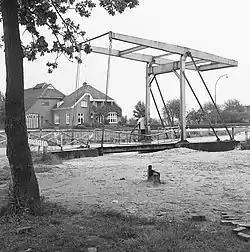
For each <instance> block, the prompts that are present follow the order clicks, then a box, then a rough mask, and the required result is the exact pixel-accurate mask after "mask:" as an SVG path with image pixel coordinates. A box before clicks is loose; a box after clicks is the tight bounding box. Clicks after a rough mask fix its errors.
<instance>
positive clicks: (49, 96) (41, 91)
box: [24, 83, 65, 129]
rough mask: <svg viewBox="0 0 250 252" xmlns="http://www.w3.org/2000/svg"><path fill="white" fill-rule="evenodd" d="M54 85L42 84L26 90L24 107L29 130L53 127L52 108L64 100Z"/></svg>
mask: <svg viewBox="0 0 250 252" xmlns="http://www.w3.org/2000/svg"><path fill="white" fill-rule="evenodd" d="M64 96H65V95H64V94H63V93H61V92H60V91H59V90H57V89H55V88H54V87H53V85H51V84H47V83H40V84H37V85H36V86H34V87H33V88H28V89H25V90H24V107H25V115H26V124H27V128H28V129H37V128H40V127H43V128H47V127H49V126H52V125H53V112H52V108H54V107H55V105H56V104H57V103H58V102H59V101H61V100H62V99H63V98H64Z"/></svg>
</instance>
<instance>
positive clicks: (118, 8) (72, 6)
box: [0, 0, 139, 72]
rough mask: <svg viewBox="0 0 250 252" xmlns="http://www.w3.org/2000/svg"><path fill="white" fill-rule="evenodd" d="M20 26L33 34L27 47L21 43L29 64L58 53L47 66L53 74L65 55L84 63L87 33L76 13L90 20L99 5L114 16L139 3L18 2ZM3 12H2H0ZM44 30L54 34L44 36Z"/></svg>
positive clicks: (85, 0)
mask: <svg viewBox="0 0 250 252" xmlns="http://www.w3.org/2000/svg"><path fill="white" fill-rule="evenodd" d="M18 4H19V8H18V18H19V24H20V25H21V26H23V27H24V33H25V32H28V33H29V34H30V40H29V42H28V43H27V44H24V42H23V43H22V49H23V53H24V57H26V58H27V59H28V60H29V61H33V60H35V59H37V57H40V56H44V55H45V54H46V53H49V54H51V53H55V54H56V56H55V60H54V61H53V62H47V66H48V67H49V68H48V71H49V72H52V70H53V69H55V68H57V66H58V62H57V60H58V58H59V57H60V56H61V55H64V56H65V57H66V58H67V59H69V60H73V59H74V58H75V59H76V60H78V61H81V60H80V58H79V56H78V53H79V51H80V50H81V48H82V43H83V42H84V41H86V37H85V36H86V34H85V31H83V30H82V28H81V26H80V25H79V24H78V23H76V22H75V21H74V20H73V19H72V18H70V17H69V16H72V14H73V13H74V12H75V13H76V14H77V15H79V16H80V17H85V18H88V17H90V15H91V11H92V9H93V8H95V7H96V6H97V5H98V4H99V6H101V7H103V8H104V9H105V10H107V11H108V13H109V14H111V15H115V13H116V12H118V13H122V12H123V11H124V10H125V9H126V8H134V7H136V6H137V5H138V4H139V2H138V0H96V1H95V0H83V1H78V0H18ZM0 12H1V10H0ZM43 27H47V29H48V30H49V31H50V32H51V34H52V38H53V39H52V40H51V36H46V35H44V29H42V28H43ZM83 49H84V51H85V52H86V53H90V52H91V46H90V44H89V43H86V44H84V46H83Z"/></svg>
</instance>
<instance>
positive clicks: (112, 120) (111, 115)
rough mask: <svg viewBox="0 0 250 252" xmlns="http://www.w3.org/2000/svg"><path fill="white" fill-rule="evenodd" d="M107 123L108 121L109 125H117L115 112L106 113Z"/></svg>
mask: <svg viewBox="0 0 250 252" xmlns="http://www.w3.org/2000/svg"><path fill="white" fill-rule="evenodd" d="M108 121H109V123H117V113H116V112H109V113H108Z"/></svg>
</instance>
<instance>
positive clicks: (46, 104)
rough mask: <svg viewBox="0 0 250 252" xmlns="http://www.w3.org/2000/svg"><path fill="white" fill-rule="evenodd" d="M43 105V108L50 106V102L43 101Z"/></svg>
mask: <svg viewBox="0 0 250 252" xmlns="http://www.w3.org/2000/svg"><path fill="white" fill-rule="evenodd" d="M41 105H42V106H49V102H48V101H43V102H42V104H41Z"/></svg>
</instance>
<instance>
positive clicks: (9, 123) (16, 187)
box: [1, 0, 40, 211]
mask: <svg viewBox="0 0 250 252" xmlns="http://www.w3.org/2000/svg"><path fill="white" fill-rule="evenodd" d="M1 9H2V17H3V30H4V46H5V64H6V82H7V87H6V102H5V110H6V117H5V132H6V135H7V157H8V160H9V164H10V169H11V175H12V181H13V194H14V197H15V200H16V202H17V203H18V205H20V206H25V207H28V208H29V209H30V210H32V211H35V210H38V209H39V208H40V194H39V186H38V182H37V179H36V175H35V172H34V167H33V163H32V158H31V153H30V149H29V145H28V135H27V128H26V122H25V110H24V78H23V51H22V48H21V40H20V32H19V24H18V2H17V0H2V1H1Z"/></svg>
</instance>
